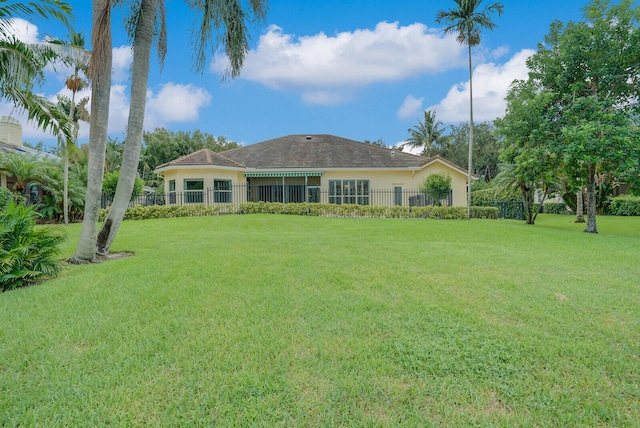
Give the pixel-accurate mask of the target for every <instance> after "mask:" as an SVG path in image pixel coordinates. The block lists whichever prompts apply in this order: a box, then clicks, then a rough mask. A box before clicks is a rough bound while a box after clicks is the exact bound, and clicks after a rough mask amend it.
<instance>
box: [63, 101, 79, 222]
mask: <svg viewBox="0 0 640 428" xmlns="http://www.w3.org/2000/svg"><path fill="white" fill-rule="evenodd" d="M75 107H76V91H71V105H70V106H69V123H70V124H71V126H72V127H73V128H74V129H73V134H74V137H75V134H76V132H77V131H76V129H75V126H74V121H73V115H74V114H75V110H76V109H75ZM63 187H64V190H63V193H64V194H63V195H62V201H63V202H62V206H63V211H64V225H65V226H69V141H66V140H65V142H64V184H63Z"/></svg>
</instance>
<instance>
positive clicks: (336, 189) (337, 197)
mask: <svg viewBox="0 0 640 428" xmlns="http://www.w3.org/2000/svg"><path fill="white" fill-rule="evenodd" d="M329 203H330V204H359V205H369V180H329Z"/></svg>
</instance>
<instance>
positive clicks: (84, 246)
mask: <svg viewBox="0 0 640 428" xmlns="http://www.w3.org/2000/svg"><path fill="white" fill-rule="evenodd" d="M111 6H112V4H111V0H93V3H92V28H91V46H92V53H91V62H90V64H89V78H90V79H91V118H90V120H89V162H88V165H87V191H86V194H85V202H84V216H83V218H82V229H81V230H80V239H78V246H77V247H76V251H75V253H74V254H73V257H72V258H71V259H70V260H69V261H70V262H72V263H90V262H92V261H94V260H95V256H96V240H97V236H98V230H97V225H98V215H99V212H100V197H101V195H102V177H103V175H104V159H105V151H106V146H107V130H108V128H107V125H108V122H109V101H110V97H109V96H110V92H111V66H112V63H113V57H112V42H111Z"/></svg>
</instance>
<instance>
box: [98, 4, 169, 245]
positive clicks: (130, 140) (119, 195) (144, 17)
mask: <svg viewBox="0 0 640 428" xmlns="http://www.w3.org/2000/svg"><path fill="white" fill-rule="evenodd" d="M140 8H141V13H140V15H139V16H140V19H139V21H138V23H137V26H136V29H135V39H134V42H133V46H134V49H133V66H132V69H131V70H132V78H131V103H130V107H129V121H128V124H127V137H126V140H125V145H124V152H123V154H122V166H121V167H120V177H119V179H118V186H117V187H116V193H115V195H114V198H113V204H112V205H111V208H110V209H109V214H108V215H107V218H106V219H105V221H104V224H103V225H102V229H101V230H100V234H99V235H98V241H97V251H98V254H100V255H106V254H108V253H109V248H110V247H111V244H112V243H113V240H114V238H115V236H116V234H117V233H118V229H119V228H120V224H121V223H122V219H123V218H124V214H125V212H126V210H127V207H128V205H129V201H130V200H131V194H132V192H133V186H134V183H135V178H136V175H137V173H138V163H139V162H140V152H141V150H142V131H143V125H144V110H145V105H146V95H147V86H148V80H149V64H150V57H151V46H152V43H153V30H154V25H155V21H156V11H157V0H142V3H141V6H140Z"/></svg>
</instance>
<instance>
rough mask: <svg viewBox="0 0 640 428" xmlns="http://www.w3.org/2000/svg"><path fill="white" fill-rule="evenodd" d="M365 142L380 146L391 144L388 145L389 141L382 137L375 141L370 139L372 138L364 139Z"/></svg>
mask: <svg viewBox="0 0 640 428" xmlns="http://www.w3.org/2000/svg"><path fill="white" fill-rule="evenodd" d="M364 142H365V143H366V144H371V145H372V146H378V147H384V148H387V147H389V146H387V143H385V142H384V140H383V139H382V138H378V139H377V140H375V141H370V140H364Z"/></svg>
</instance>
